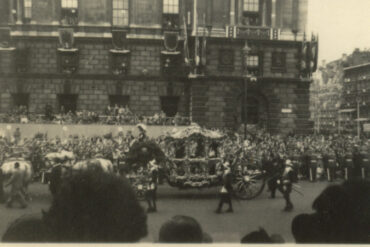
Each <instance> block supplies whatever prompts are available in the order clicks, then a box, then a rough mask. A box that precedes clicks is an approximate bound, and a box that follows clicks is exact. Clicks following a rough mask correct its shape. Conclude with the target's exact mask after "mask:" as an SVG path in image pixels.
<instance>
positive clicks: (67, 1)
mask: <svg viewBox="0 0 370 247" xmlns="http://www.w3.org/2000/svg"><path fill="white" fill-rule="evenodd" d="M77 8H78V0H62V9H77Z"/></svg>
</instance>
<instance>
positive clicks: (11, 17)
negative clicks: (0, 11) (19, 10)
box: [8, 0, 14, 24]
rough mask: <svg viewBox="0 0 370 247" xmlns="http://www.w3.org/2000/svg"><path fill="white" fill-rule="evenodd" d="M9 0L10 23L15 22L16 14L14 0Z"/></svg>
mask: <svg viewBox="0 0 370 247" xmlns="http://www.w3.org/2000/svg"><path fill="white" fill-rule="evenodd" d="M8 1H9V23H10V24H14V15H13V8H14V6H13V0H8Z"/></svg>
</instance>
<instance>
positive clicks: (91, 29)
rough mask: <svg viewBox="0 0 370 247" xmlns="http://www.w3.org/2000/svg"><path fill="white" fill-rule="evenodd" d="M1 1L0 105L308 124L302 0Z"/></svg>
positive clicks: (219, 122)
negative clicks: (115, 108)
mask: <svg viewBox="0 0 370 247" xmlns="http://www.w3.org/2000/svg"><path fill="white" fill-rule="evenodd" d="M0 12H1V13H0V25H1V29H0V75H1V76H0V87H1V91H0V111H1V112H3V113H4V112H6V111H8V110H9V109H11V108H12V107H15V106H19V105H26V106H27V107H28V109H29V111H30V112H36V113H42V112H43V111H44V108H45V105H47V104H48V105H51V106H52V107H53V110H54V111H55V112H58V111H59V110H60V109H61V108H62V106H63V108H64V109H66V110H71V111H80V110H89V111H96V112H103V111H104V109H105V108H106V107H107V105H109V104H111V105H115V104H119V105H129V107H130V109H131V110H132V111H133V112H134V113H135V114H139V115H144V116H151V115H153V114H155V113H157V112H160V111H161V110H163V111H164V112H165V113H166V114H167V115H168V116H173V115H174V114H176V113H177V114H180V115H182V116H188V117H190V118H191V120H192V121H193V122H197V123H199V124H201V125H205V126H207V127H217V128H222V127H228V128H238V126H239V125H240V124H241V123H242V122H243V121H246V122H247V123H248V124H257V125H260V126H263V127H266V128H267V129H268V130H269V131H271V132H283V133H289V132H296V133H310V132H311V131H312V122H311V121H310V120H309V117H310V112H309V87H310V82H311V73H312V72H313V71H314V70H315V67H316V61H315V59H316V57H317V53H315V52H314V50H313V49H315V48H316V49H317V40H311V39H308V38H307V37H306V35H305V33H304V32H305V26H306V19H307V0H4V1H1V2H0ZM245 116H246V117H245Z"/></svg>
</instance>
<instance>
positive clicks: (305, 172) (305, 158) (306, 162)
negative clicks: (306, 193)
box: [300, 149, 311, 179]
mask: <svg viewBox="0 0 370 247" xmlns="http://www.w3.org/2000/svg"><path fill="white" fill-rule="evenodd" d="M301 160H302V166H301V167H300V173H301V174H302V176H303V177H304V178H306V179H307V178H308V179H309V178H310V174H309V167H310V163H311V155H310V152H309V150H307V149H306V150H304V152H303V153H302V157H301Z"/></svg>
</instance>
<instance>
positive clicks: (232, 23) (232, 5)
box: [230, 0, 235, 26]
mask: <svg viewBox="0 0 370 247" xmlns="http://www.w3.org/2000/svg"><path fill="white" fill-rule="evenodd" d="M230 26H235V0H230Z"/></svg>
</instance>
